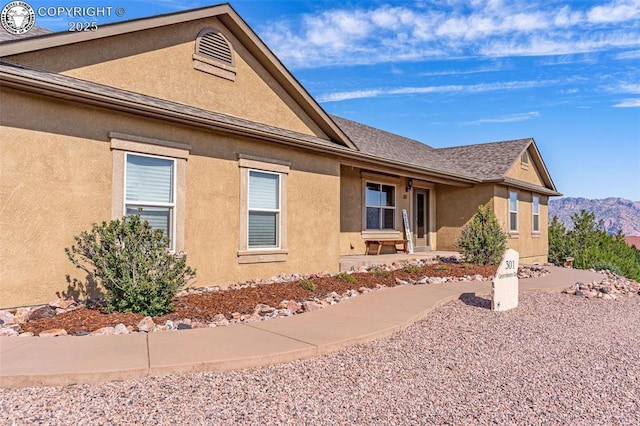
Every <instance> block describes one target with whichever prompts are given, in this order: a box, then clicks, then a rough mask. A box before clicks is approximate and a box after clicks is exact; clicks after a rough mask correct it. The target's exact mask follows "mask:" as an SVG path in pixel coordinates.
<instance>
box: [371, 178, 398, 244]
mask: <svg viewBox="0 0 640 426" xmlns="http://www.w3.org/2000/svg"><path fill="white" fill-rule="evenodd" d="M370 183H371V184H374V185H380V194H381V196H380V205H373V204H367V185H368V184H370ZM383 185H384V186H389V187H392V188H393V206H392V207H389V206H383V205H382V186H383ZM363 198H364V200H363V201H364V212H363V213H364V215H363V220H364V226H363V228H364V230H365V231H378V232H388V231H396V230H397V229H396V228H397V222H398V215H397V212H398V211H397V206H398V186H397V185H395V184H391V183H386V182H380V181H375V180H366V181H365V183H364V194H363ZM369 207H371V208H377V209H380V218H379V219H380V226H381V227H380V228H369V227H368V224H367V208H369ZM383 210H393V228H382V226H383V222H384V221H383V215H382V211H383Z"/></svg>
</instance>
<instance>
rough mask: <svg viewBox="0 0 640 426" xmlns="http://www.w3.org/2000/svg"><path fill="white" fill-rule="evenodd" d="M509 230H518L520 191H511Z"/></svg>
mask: <svg viewBox="0 0 640 426" xmlns="http://www.w3.org/2000/svg"><path fill="white" fill-rule="evenodd" d="M509 232H518V193H517V192H515V191H509Z"/></svg>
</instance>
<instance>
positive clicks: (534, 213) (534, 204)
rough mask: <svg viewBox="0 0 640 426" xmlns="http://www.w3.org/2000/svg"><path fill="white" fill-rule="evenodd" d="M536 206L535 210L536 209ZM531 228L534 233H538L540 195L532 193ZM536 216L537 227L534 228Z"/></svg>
mask: <svg viewBox="0 0 640 426" xmlns="http://www.w3.org/2000/svg"><path fill="white" fill-rule="evenodd" d="M536 207H537V210H538V211H536ZM531 212H532V217H531V230H532V232H533V233H534V234H539V233H540V196H539V195H534V196H533V197H532V199H531ZM536 218H537V219H538V229H536Z"/></svg>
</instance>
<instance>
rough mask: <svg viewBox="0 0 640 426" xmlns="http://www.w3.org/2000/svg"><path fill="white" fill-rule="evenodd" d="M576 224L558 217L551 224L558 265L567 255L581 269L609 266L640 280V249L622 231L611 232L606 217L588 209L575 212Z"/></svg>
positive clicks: (553, 252)
mask: <svg viewBox="0 0 640 426" xmlns="http://www.w3.org/2000/svg"><path fill="white" fill-rule="evenodd" d="M571 220H572V221H573V228H571V229H570V230H568V231H567V230H566V229H565V227H564V225H562V224H560V223H559V222H558V221H557V219H556V218H554V220H553V221H552V222H551V225H550V226H549V261H550V262H553V263H555V264H557V265H560V264H562V259H564V258H565V257H567V256H571V257H573V258H574V261H573V265H574V267H576V268H578V269H589V268H594V269H601V268H604V269H609V270H610V271H612V272H614V273H616V274H618V275H622V276H625V277H627V278H631V279H634V280H640V250H638V249H636V248H634V247H631V246H629V245H627V243H626V242H625V239H624V235H623V234H622V233H620V232H618V234H616V235H609V234H607V232H606V231H605V230H604V225H603V223H602V221H596V216H595V214H594V213H592V212H587V211H586V210H582V211H580V213H576V214H574V215H572V216H571Z"/></svg>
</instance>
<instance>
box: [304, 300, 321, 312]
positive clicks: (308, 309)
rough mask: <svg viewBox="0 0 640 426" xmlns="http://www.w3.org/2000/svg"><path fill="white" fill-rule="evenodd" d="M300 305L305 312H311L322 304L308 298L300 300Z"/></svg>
mask: <svg viewBox="0 0 640 426" xmlns="http://www.w3.org/2000/svg"><path fill="white" fill-rule="evenodd" d="M302 307H303V308H304V310H305V312H313V311H317V310H319V309H322V305H321V304H320V303H316V302H311V301H308V300H307V301H304V302H302Z"/></svg>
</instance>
